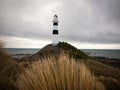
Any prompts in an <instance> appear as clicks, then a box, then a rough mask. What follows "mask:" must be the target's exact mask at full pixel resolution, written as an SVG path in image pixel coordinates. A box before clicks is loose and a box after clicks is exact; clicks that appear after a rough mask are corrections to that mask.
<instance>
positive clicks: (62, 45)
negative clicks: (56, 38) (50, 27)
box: [22, 42, 89, 60]
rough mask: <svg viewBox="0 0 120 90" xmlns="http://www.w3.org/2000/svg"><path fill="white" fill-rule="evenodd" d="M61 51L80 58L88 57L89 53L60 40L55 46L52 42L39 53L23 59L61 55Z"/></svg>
mask: <svg viewBox="0 0 120 90" xmlns="http://www.w3.org/2000/svg"><path fill="white" fill-rule="evenodd" d="M61 52H65V53H67V54H69V56H70V57H74V58H78V59H88V58H89V57H88V55H86V54H85V53H84V52H82V51H81V50H79V49H77V48H75V47H74V46H72V45H70V44H68V43H66V42H59V44H58V45H56V46H53V45H52V44H49V45H47V46H45V47H44V48H42V49H41V50H40V51H38V52H37V53H35V54H33V55H32V56H29V57H24V58H22V60H26V59H27V60H36V59H41V58H44V57H46V56H49V55H53V56H59V55H60V53H61Z"/></svg>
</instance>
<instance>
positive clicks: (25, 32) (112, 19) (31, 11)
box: [0, 0, 120, 49]
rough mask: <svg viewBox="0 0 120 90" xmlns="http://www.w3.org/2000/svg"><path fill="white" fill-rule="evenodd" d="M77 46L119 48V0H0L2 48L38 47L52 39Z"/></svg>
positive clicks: (0, 37)
mask: <svg viewBox="0 0 120 90" xmlns="http://www.w3.org/2000/svg"><path fill="white" fill-rule="evenodd" d="M54 14H57V15H58V17H59V21H60V22H59V32H60V41H66V42H68V43H71V44H72V45H74V46H76V47H78V48H91V49H93V48H97V49H102V48H103V49H120V0H0V39H1V40H3V41H4V42H5V47H11V48H41V47H43V46H44V45H47V44H49V43H51V41H52V29H53V27H52V20H53V16H54Z"/></svg>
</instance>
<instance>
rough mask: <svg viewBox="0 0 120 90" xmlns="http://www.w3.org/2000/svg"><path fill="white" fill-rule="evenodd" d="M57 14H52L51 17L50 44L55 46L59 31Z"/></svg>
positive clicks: (57, 41)
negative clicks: (52, 16)
mask: <svg viewBox="0 0 120 90" xmlns="http://www.w3.org/2000/svg"><path fill="white" fill-rule="evenodd" d="M58 22H59V21H58V16H57V15H54V18H53V32H52V36H53V39H52V44H53V45H54V46H55V45H57V44H58V43H59V32H58Z"/></svg>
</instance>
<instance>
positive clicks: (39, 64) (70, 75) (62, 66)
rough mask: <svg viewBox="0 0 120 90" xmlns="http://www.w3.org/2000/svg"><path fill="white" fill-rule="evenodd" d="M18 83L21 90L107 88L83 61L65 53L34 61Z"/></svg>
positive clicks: (88, 89) (101, 89) (96, 89)
mask: <svg viewBox="0 0 120 90" xmlns="http://www.w3.org/2000/svg"><path fill="white" fill-rule="evenodd" d="M17 84H18V86H19V89H20V90H105V88H104V85H103V84H102V83H100V82H99V81H98V80H97V79H96V78H95V77H94V75H93V74H91V72H90V71H89V70H88V69H87V68H86V66H85V65H84V64H83V63H79V62H76V61H75V60H74V59H72V58H69V57H68V56H66V55H64V54H61V55H60V57H59V59H58V60H56V59H55V58H54V57H48V58H46V59H44V60H42V61H41V60H39V61H35V62H33V63H32V67H31V68H28V69H26V70H25V72H24V73H22V74H21V75H20V77H19V78H18V81H17Z"/></svg>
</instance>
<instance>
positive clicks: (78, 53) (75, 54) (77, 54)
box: [58, 42, 89, 59]
mask: <svg viewBox="0 0 120 90" xmlns="http://www.w3.org/2000/svg"><path fill="white" fill-rule="evenodd" d="M58 47H59V48H60V49H62V50H64V51H66V52H68V54H69V55H70V56H71V57H74V58H78V59H88V58H89V57H88V55H86V54H85V53H84V52H82V51H81V50H78V49H77V48H75V47H74V46H72V45H70V44H68V43H66V42H59V44H58Z"/></svg>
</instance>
